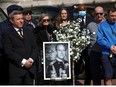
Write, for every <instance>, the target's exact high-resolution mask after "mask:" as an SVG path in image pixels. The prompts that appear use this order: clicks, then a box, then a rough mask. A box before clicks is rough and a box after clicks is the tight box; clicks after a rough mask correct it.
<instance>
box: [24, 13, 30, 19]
mask: <svg viewBox="0 0 116 87" xmlns="http://www.w3.org/2000/svg"><path fill="white" fill-rule="evenodd" d="M24 18H25V20H26V21H31V14H30V13H27V14H25V15H24Z"/></svg>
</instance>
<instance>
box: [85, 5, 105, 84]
mask: <svg viewBox="0 0 116 87" xmlns="http://www.w3.org/2000/svg"><path fill="white" fill-rule="evenodd" d="M94 17H95V20H94V21H93V22H90V23H89V24H88V26H87V29H89V31H90V33H91V34H92V35H91V39H90V45H89V46H88V54H89V56H90V68H91V75H92V79H93V85H101V56H102V54H101V48H100V46H99V45H98V43H97V32H98V24H99V23H101V22H103V21H104V20H105V19H104V9H103V8H102V7H100V6H97V7H96V8H95V10H94Z"/></svg>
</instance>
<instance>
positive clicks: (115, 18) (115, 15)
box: [108, 11, 116, 22]
mask: <svg viewBox="0 0 116 87" xmlns="http://www.w3.org/2000/svg"><path fill="white" fill-rule="evenodd" d="M108 19H109V21H111V22H116V11H115V12H112V11H110V12H109V14H108Z"/></svg>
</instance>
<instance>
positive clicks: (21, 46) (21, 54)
mask: <svg viewBox="0 0 116 87" xmlns="http://www.w3.org/2000/svg"><path fill="white" fill-rule="evenodd" d="M23 32H24V39H22V38H21V37H20V36H19V34H18V33H17V31H16V30H15V29H14V28H13V27H11V28H10V29H7V30H6V31H5V32H4V33H3V46H4V50H5V53H6V54H7V56H8V59H9V74H10V76H11V77H19V76H23V75H25V73H26V72H27V71H29V72H30V73H32V74H33V75H34V73H35V66H34V64H33V65H32V67H31V68H29V69H26V68H24V67H22V66H21V62H22V60H23V58H25V59H28V58H32V59H33V60H34V61H36V56H37V53H36V43H35V39H34V36H33V33H32V32H31V31H30V30H29V29H27V28H23Z"/></svg>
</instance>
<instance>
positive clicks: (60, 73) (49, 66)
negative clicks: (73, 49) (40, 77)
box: [43, 42, 71, 80]
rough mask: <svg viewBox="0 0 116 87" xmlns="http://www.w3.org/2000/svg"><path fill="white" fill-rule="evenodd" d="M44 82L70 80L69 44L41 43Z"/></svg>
mask: <svg viewBox="0 0 116 87" xmlns="http://www.w3.org/2000/svg"><path fill="white" fill-rule="evenodd" d="M43 62H44V80H67V79H71V63H70V43H69V42H43Z"/></svg>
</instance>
